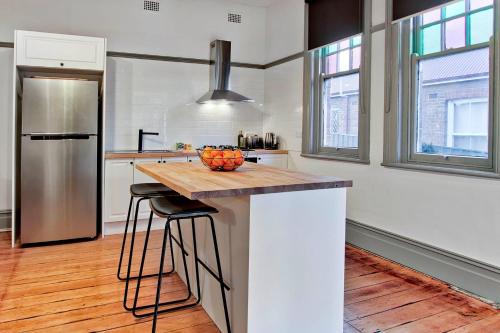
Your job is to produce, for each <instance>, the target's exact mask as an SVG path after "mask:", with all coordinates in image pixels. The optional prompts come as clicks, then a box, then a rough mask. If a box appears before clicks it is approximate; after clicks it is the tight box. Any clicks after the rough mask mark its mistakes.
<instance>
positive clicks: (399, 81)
mask: <svg viewBox="0 0 500 333" xmlns="http://www.w3.org/2000/svg"><path fill="white" fill-rule="evenodd" d="M392 1H393V0H388V8H387V17H388V18H389V17H392V12H391V10H392ZM499 5H500V0H494V5H493V17H494V23H493V24H494V27H493V32H494V35H493V37H492V38H491V39H490V41H489V42H486V43H481V44H476V45H467V44H468V43H469V41H468V40H467V39H468V37H467V36H468V35H469V34H467V31H466V34H467V35H466V46H465V47H461V48H456V49H448V50H444V51H440V52H435V53H429V54H426V55H422V56H420V55H418V54H415V53H412V51H411V50H415V49H416V48H417V47H419V46H420V45H419V44H417V43H416V41H415V35H413V34H414V33H415V31H417V30H415V29H417V28H418V26H417V23H416V21H417V19H415V18H414V19H413V20H402V21H400V22H396V23H392V22H390V20H389V19H387V22H386V28H387V29H386V41H387V42H388V48H387V50H388V52H387V54H386V77H388V80H386V106H385V120H384V122H385V125H384V142H385V144H384V161H383V163H382V165H384V166H393V167H402V168H414V169H420V170H429V171H437V172H448V173H459V174H467V175H473V176H474V175H479V176H486V177H492V176H493V177H495V178H497V177H499V178H500V170H499V164H500V163H499V162H500V144H499V143H498V139H499V132H500V121H499V118H500V117H499V115H498V102H499V97H500V91H499V87H500V75H499V73H500V72H499V68H498V67H499V65H500V61H499V60H498V59H495V58H498V57H496V55H497V54H500V52H499V51H500V50H499V42H498V38H499V36H498V32H497V31H498V27H499V21H500V20H499V8H500V7H499ZM485 8H487V7H485ZM485 8H481V9H478V10H474V11H467V9H468V8H467V7H466V11H465V13H464V14H461V15H462V16H467V15H470V13H475V12H478V11H482V10H486V9H485ZM461 15H456V16H453V17H451V18H449V19H453V18H457V17H460V16H461ZM446 20H448V19H446ZM446 20H444V19H443V17H441V20H439V21H435V22H433V23H430V25H432V24H437V23H440V24H443V23H442V22H446ZM466 21H469V19H468V18H466ZM428 25H429V24H427V25H425V26H428ZM466 29H467V27H466ZM443 30H444V29H442V31H441V33H444V31H443ZM420 34H421V31H420V30H418V33H417V36H419V35H420ZM444 43H445V41H444V40H441V44H442V45H443V44H444ZM485 47H489V52H490V55H489V59H490V75H489V104H490V105H489V108H490V111H489V124H488V127H489V133H488V134H489V136H488V140H489V142H488V148H489V155H488V158H487V159H486V158H476V157H465V156H455V155H448V156H447V155H438V154H435V155H434V154H423V153H417V150H416V141H417V138H416V135H417V133H418V129H417V127H416V125H417V124H416V121H417V118H416V112H417V100H418V94H417V92H418V91H417V89H418V81H417V80H418V78H417V70H418V68H417V64H418V61H419V60H422V59H432V58H435V57H442V56H446V55H452V54H457V53H460V52H467V51H471V50H474V49H480V48H485ZM405 50H407V51H405Z"/></svg>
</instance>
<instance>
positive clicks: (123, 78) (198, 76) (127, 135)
mask: <svg viewBox="0 0 500 333" xmlns="http://www.w3.org/2000/svg"><path fill="white" fill-rule="evenodd" d="M107 65H108V77H107V95H106V98H107V101H106V104H107V109H106V133H105V134H106V150H121V149H135V148H137V140H138V131H139V129H141V128H142V129H144V130H145V131H148V132H159V133H160V135H159V136H146V137H145V140H144V148H145V149H165V148H166V149H172V148H174V145H175V143H176V142H184V143H191V144H192V145H193V147H198V146H201V145H204V144H213V145H219V144H232V145H234V144H236V140H237V139H236V138H237V135H238V132H239V131H240V130H243V131H244V132H249V133H258V134H262V126H263V111H262V109H263V100H264V71H262V70H256V69H247V68H237V67H233V68H232V69H231V72H232V73H231V86H232V89H234V90H235V91H237V92H238V93H241V94H243V95H245V96H248V97H251V98H253V99H255V101H256V102H255V103H251V104H238V103H235V104H232V105H224V106H215V105H199V104H197V103H196V102H195V101H196V100H197V99H198V98H200V97H201V96H202V95H203V94H204V93H206V92H207V91H208V87H209V82H208V77H209V67H208V66H206V65H197V64H186V63H174V62H161V61H151V60H139V59H125V58H108V62H107Z"/></svg>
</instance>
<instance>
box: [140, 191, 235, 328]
mask: <svg viewBox="0 0 500 333" xmlns="http://www.w3.org/2000/svg"><path fill="white" fill-rule="evenodd" d="M150 206H151V215H150V221H151V220H152V218H153V214H156V215H157V216H159V217H162V218H166V219H167V220H166V222H165V229H164V234H163V245H162V252H161V259H160V260H161V261H160V268H159V272H158V283H157V289H156V300H155V305H154V311H153V312H149V313H138V311H139V310H143V309H145V308H150V307H151V306H146V307H138V306H137V300H138V298H139V290H140V285H141V280H142V278H143V277H144V276H143V269H144V259H145V251H146V249H147V239H146V243H145V244H144V252H143V256H142V260H141V266H140V269H139V275H138V278H137V288H136V290H135V298H134V306H133V309H132V313H133V314H134V316H136V317H138V318H143V317H147V316H151V315H153V327H152V332H155V331H156V322H157V317H158V314H160V313H166V312H173V311H177V310H181V309H186V308H190V307H194V306H196V305H197V304H198V303H199V302H200V301H201V292H200V277H199V265H201V266H202V267H203V268H204V269H205V270H206V271H207V272H208V273H209V274H210V275H211V276H212V277H214V278H215V279H216V280H217V281H218V282H219V284H220V290H221V296H222V303H223V306H224V315H225V319H226V327H227V332H228V333H231V324H230V320H229V312H228V307H227V301H226V293H225V291H226V290H227V291H229V290H230V288H229V287H228V286H227V284H226V283H225V282H224V278H223V275H222V267H221V262H220V257H219V247H218V244H217V235H216V232H215V225H214V220H213V218H212V216H211V215H210V214H215V213H218V211H217V209H215V208H213V207H210V206H208V205H206V204H204V203H202V202H201V201H198V200H190V199H188V198H186V197H183V196H168V197H155V198H151V200H150ZM197 218H207V219H208V220H209V221H210V227H211V231H212V239H213V245H214V251H215V259H216V261H217V273H216V272H214V271H212V270H211V269H210V268H209V267H208V265H207V264H205V263H204V262H203V261H202V260H200V259H199V258H198V248H197V242H196V226H195V219H197ZM181 220H191V228H192V234H193V235H192V237H193V252H194V262H195V274H196V292H197V294H196V296H195V297H196V301H194V302H190V303H189V304H182V305H178V306H175V307H169V308H166V309H161V310H160V307H163V306H166V305H173V304H179V303H183V302H186V301H188V300H189V299H190V298H191V296H192V292H191V284H190V279H189V275H188V272H187V266H186V261H185V257H186V256H185V255H183V259H184V269H185V272H186V280H187V287H188V295H187V297H186V298H183V299H180V300H172V301H168V302H164V303H160V294H161V283H162V277H163V267H164V261H165V254H166V245H167V240H168V236H169V235H171V226H170V224H171V222H172V221H176V224H177V228H178V230H179V243H180V244H178V245H179V246H180V247H181V250H182V249H183V248H184V243H183V239H182V234H181V233H180V230H181V227H180V221H181ZM146 237H147V236H146Z"/></svg>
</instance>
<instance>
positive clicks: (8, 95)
mask: <svg viewBox="0 0 500 333" xmlns="http://www.w3.org/2000/svg"><path fill="white" fill-rule="evenodd" d="M13 53H14V52H12V49H5V48H0V152H1V155H0V156H1V158H0V211H3V210H10V207H11V185H12V181H11V161H12V159H11V152H12V149H11V146H12V140H11V137H12V62H13ZM1 228H2V226H0V229H1Z"/></svg>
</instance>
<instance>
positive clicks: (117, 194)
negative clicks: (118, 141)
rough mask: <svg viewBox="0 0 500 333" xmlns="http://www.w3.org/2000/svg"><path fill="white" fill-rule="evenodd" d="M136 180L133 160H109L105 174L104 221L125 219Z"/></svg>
mask: <svg viewBox="0 0 500 333" xmlns="http://www.w3.org/2000/svg"><path fill="white" fill-rule="evenodd" d="M133 182H134V162H133V160H121V159H120V160H107V161H106V164H105V175H104V222H116V221H125V220H126V219H127V211H128V204H129V200H130V185H131V184H132V183H133Z"/></svg>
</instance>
